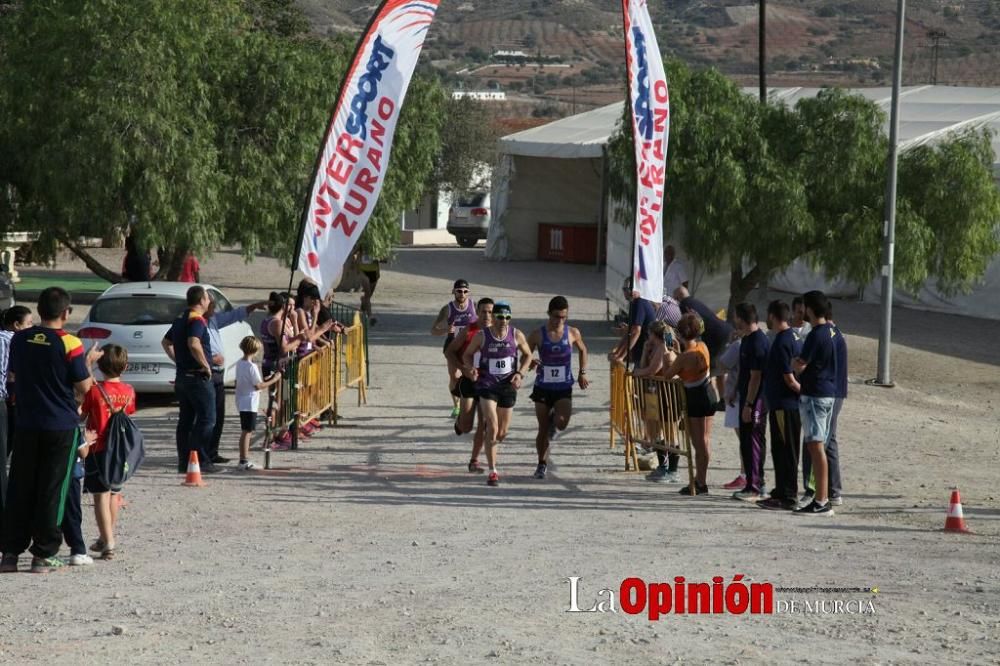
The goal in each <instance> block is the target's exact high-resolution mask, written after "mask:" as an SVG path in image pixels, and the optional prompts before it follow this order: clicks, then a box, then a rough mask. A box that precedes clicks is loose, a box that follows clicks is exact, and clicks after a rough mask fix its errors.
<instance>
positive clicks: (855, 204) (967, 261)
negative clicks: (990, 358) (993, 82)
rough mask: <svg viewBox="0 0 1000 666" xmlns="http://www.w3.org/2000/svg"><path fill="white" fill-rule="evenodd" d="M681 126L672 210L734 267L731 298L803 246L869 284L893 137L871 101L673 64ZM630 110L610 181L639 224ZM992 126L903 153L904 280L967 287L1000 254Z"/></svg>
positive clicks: (811, 256) (690, 244)
mask: <svg viewBox="0 0 1000 666" xmlns="http://www.w3.org/2000/svg"><path fill="white" fill-rule="evenodd" d="M668 77H669V80H670V92H671V133H670V147H669V153H668V158H667V161H668V170H667V173H668V176H667V204H666V207H665V215H664V220H665V224H666V225H669V224H670V223H671V221H673V220H683V223H684V225H685V228H686V233H685V239H684V243H685V249H686V250H687V252H688V253H689V255H690V256H691V257H692V258H693V259H694V260H695V261H697V262H698V263H699V264H701V265H702V266H704V267H705V268H707V269H709V270H716V269H720V268H726V269H728V270H729V272H730V302H729V305H730V309H731V306H732V305H734V304H735V303H738V302H740V301H742V300H744V299H745V298H746V296H747V295H748V293H749V292H750V290H751V289H753V288H754V287H755V286H756V285H757V284H758V283H759V282H760V281H761V280H763V279H765V278H766V277H767V276H768V275H771V274H773V273H775V272H779V271H781V270H783V269H785V268H787V267H788V266H789V265H790V264H791V263H792V262H793V261H795V260H796V259H798V258H800V257H801V258H805V259H806V260H807V261H809V262H811V263H812V265H814V266H815V267H817V268H819V269H821V270H823V271H825V273H826V274H827V276H829V277H835V278H846V279H848V280H851V281H853V282H856V283H858V284H867V283H868V282H869V281H871V280H872V279H873V278H874V277H875V276H876V275H877V272H878V269H879V266H880V263H881V260H880V257H881V230H882V217H883V208H884V203H885V193H884V188H885V174H886V154H887V149H888V139H887V138H886V136H885V133H884V130H883V127H884V124H885V115H884V113H883V112H882V111H881V110H880V109H879V108H878V106H877V105H875V104H874V103H872V102H870V101H868V100H865V99H864V98H862V97H860V96H857V95H850V94H847V93H845V92H843V91H840V90H832V89H831V90H824V91H821V92H820V94H819V95H817V96H816V97H815V98H810V99H804V100H801V101H800V102H799V103H798V104H797V105H796V106H795V108H788V107H786V106H784V105H782V104H767V105H761V104H759V103H758V102H756V101H755V100H754V99H753V98H751V97H750V96H747V95H745V94H743V92H742V91H741V90H740V89H739V88H738V87H737V86H736V85H735V84H734V83H732V82H731V81H729V80H727V79H726V78H725V77H723V76H722V75H721V74H719V73H718V72H716V71H714V70H706V71H700V72H691V71H689V70H688V69H687V68H686V67H685V66H684V65H683V64H681V63H678V62H676V61H671V62H669V63H668ZM632 150H633V148H632V134H631V125H630V124H629V119H628V118H627V116H626V117H623V119H622V123H621V124H620V125H619V128H618V130H617V131H616V133H615V135H614V136H613V137H612V139H611V141H610V145H609V153H610V156H611V159H612V167H611V183H610V185H611V193H612V195H613V196H615V197H616V198H617V199H619V200H620V201H622V202H624V204H625V206H624V212H623V214H622V216H621V218H622V220H621V221H623V222H625V223H629V224H630V223H631V219H632V218H633V216H634V214H633V207H634V198H635V161H634V156H633V154H632ZM992 164H993V156H992V149H991V146H990V137H989V135H988V134H987V133H986V132H982V131H980V132H972V133H966V134H961V135H958V136H954V137H950V138H948V139H945V140H943V141H941V142H940V143H937V144H935V145H934V146H922V147H919V148H915V149H913V150H910V151H907V152H905V153H904V154H903V156H902V157H901V160H900V188H899V199H898V214H897V239H896V257H895V259H896V261H895V266H896V268H895V270H896V273H895V275H896V279H897V282H898V283H899V285H900V286H901V287H903V288H908V289H916V288H918V287H919V286H920V285H921V284H922V283H923V282H924V281H925V280H926V279H927V278H928V277H929V276H935V277H936V278H937V279H938V285H939V288H941V289H942V290H943V291H945V292H955V291H960V290H967V289H969V288H970V287H971V286H972V284H973V283H974V282H975V280H977V279H978V278H980V277H981V276H982V274H983V273H984V271H985V269H986V265H987V263H988V262H989V260H990V259H991V258H992V257H993V256H994V255H995V254H996V253H997V251H998V249H1000V247H998V240H997V233H998V229H1000V192H998V190H997V187H996V184H995V182H994V181H993V175H992Z"/></svg>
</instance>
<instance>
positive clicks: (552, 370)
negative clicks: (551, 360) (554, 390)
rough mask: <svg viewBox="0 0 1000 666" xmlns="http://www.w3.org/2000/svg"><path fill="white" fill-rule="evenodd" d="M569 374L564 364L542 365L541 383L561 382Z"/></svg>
mask: <svg viewBox="0 0 1000 666" xmlns="http://www.w3.org/2000/svg"><path fill="white" fill-rule="evenodd" d="M568 375H569V373H568V372H567V368H566V366H565V365H544V366H542V383H543V384H562V383H563V382H565V381H566V377H567V376H568Z"/></svg>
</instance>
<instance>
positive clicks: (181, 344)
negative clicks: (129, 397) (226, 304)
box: [162, 285, 219, 474]
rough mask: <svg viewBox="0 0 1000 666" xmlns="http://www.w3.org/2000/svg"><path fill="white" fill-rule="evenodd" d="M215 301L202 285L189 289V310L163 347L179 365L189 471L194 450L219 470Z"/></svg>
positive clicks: (182, 466) (180, 456) (180, 452)
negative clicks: (212, 335) (212, 337)
mask: <svg viewBox="0 0 1000 666" xmlns="http://www.w3.org/2000/svg"><path fill="white" fill-rule="evenodd" d="M209 303H211V301H210V299H209V297H208V292H206V291H205V288H204V287H202V286H200V285H195V286H193V287H191V288H190V289H188V290H187V309H186V310H184V312H182V313H181V315H180V316H179V317H177V319H175V320H174V323H173V325H172V326H171V327H170V330H169V331H167V334H166V335H165V336H163V343H162V344H163V350H164V351H165V352H166V353H167V355H168V356H169V357H170V358H171V360H173V362H174V364H175V365H176V366H177V377H176V379H175V381H174V393H175V394H176V396H177V402H178V404H179V406H180V414H179V415H178V417H177V471H178V473H180V474H183V473H184V472H185V471H187V463H188V458H189V457H190V452H191V451H197V452H198V464H199V465H200V467H201V471H202V472H203V473H205V474H212V473H214V472H217V471H219V470H218V468H217V467H216V466H215V465H214V464H213V463H212V459H211V457H210V456H209V455H208V452H207V447H208V445H209V443H210V442H211V439H212V428H214V427H215V389H214V387H213V386H212V364H211V363H210V361H209V359H211V358H212V345H211V343H210V342H209V336H208V322H207V321H206V320H205V313H206V312H207V311H208V306H209Z"/></svg>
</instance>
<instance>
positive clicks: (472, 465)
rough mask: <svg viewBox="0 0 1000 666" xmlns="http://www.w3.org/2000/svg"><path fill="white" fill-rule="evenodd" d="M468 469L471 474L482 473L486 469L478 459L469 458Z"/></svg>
mask: <svg viewBox="0 0 1000 666" xmlns="http://www.w3.org/2000/svg"><path fill="white" fill-rule="evenodd" d="M469 471H470V472H472V473H473V474H482V473H483V472H485V471H486V468H485V467H483V466H482V465H480V464H479V461H478V460H470V461H469Z"/></svg>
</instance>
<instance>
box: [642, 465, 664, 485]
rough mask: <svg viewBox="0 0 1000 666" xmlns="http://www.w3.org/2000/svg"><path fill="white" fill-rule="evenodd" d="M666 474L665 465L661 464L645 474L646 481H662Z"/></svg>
mask: <svg viewBox="0 0 1000 666" xmlns="http://www.w3.org/2000/svg"><path fill="white" fill-rule="evenodd" d="M668 474H669V472H668V471H667V467H666V465H663V466H660V467H657V468H656V469H654V470H653V471H652V472H650V473H649V474H647V475H646V480H647V481H656V482H663V481H666V480H667V475H668Z"/></svg>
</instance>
